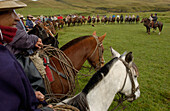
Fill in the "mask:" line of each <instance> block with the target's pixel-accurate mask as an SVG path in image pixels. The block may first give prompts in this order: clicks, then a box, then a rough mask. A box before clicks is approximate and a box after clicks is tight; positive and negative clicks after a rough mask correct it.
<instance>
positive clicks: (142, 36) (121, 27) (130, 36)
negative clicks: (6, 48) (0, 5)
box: [17, 0, 170, 111]
mask: <svg viewBox="0 0 170 111" xmlns="http://www.w3.org/2000/svg"><path fill="white" fill-rule="evenodd" d="M44 1H45V0H39V2H38V3H36V2H34V3H33V2H30V0H24V2H25V3H27V4H28V7H27V8H25V9H19V10H17V12H19V13H21V14H23V15H25V16H26V15H28V14H32V15H35V16H37V15H41V14H42V15H55V14H62V15H67V14H70V13H71V14H73V13H77V14H83V15H86V16H87V15H93V14H100V15H103V14H106V15H108V16H109V15H112V14H113V13H114V14H120V13H121V14H124V15H125V14H131V15H132V14H135V15H137V14H139V15H140V17H141V18H143V17H149V15H150V14H151V13H155V12H157V13H158V20H159V21H162V22H163V23H164V27H163V31H162V33H161V35H158V30H157V32H155V33H154V32H151V34H150V35H148V34H147V33H146V29H145V27H144V26H143V24H141V23H139V24H124V23H123V24H117V23H115V24H107V25H103V24H98V25H95V27H92V26H91V25H87V24H85V25H82V26H74V27H73V26H71V27H66V26H64V28H63V29H61V30H58V34H59V38H58V39H59V42H60V44H59V47H61V46H62V45H64V44H66V43H67V42H69V41H70V40H72V39H74V38H77V37H80V36H84V35H91V34H92V33H93V31H96V32H97V35H98V36H101V35H103V34H104V33H107V35H106V38H105V40H104V42H103V45H104V48H105V51H104V58H105V61H106V62H108V61H109V60H110V59H111V53H110V49H109V47H110V46H112V47H113V48H114V49H115V50H117V51H118V52H119V53H123V52H124V51H132V52H133V55H134V60H135V63H136V65H137V66H138V69H139V73H140V77H139V79H138V81H139V84H140V91H141V97H140V98H139V99H138V100H136V101H134V102H133V103H128V102H125V103H124V105H125V106H126V109H125V111H169V110H170V107H169V106H170V87H169V86H170V81H169V78H170V76H169V74H170V56H169V55H170V32H169V31H170V12H168V10H169V9H170V8H169V5H170V2H169V0H121V1H119V0H114V1H113V0H102V1H101V0H95V1H90V0H79V1H78V2H75V1H73V0H57V1H56V2H54V0H48V2H44ZM141 1H142V2H141ZM152 2H154V3H152ZM120 9H121V10H123V11H122V12H120ZM124 9H125V11H124ZM109 10H110V11H109ZM126 11H127V12H128V13H126ZM150 11H152V12H150ZM158 11H165V12H158ZM118 12H119V13H118ZM84 66H86V67H90V66H89V65H88V63H87V62H86V63H85V64H84ZM80 72H81V73H88V69H86V68H82V69H81V71H80ZM93 73H94V71H93ZM78 77H79V78H80V79H79V84H80V90H81V89H82V88H83V87H84V86H85V85H86V83H87V82H88V80H89V78H90V77H88V78H82V76H81V75H80V74H79V76H78ZM114 106H116V102H113V103H112V105H111V107H110V109H109V111H111V109H113V107H114Z"/></svg>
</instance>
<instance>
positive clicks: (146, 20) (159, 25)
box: [141, 18, 163, 35]
mask: <svg viewBox="0 0 170 111" xmlns="http://www.w3.org/2000/svg"><path fill="white" fill-rule="evenodd" d="M141 23H143V25H144V26H145V27H146V31H147V33H148V34H150V28H153V29H155V30H156V28H157V27H158V29H159V35H160V34H161V31H162V28H163V23H162V22H159V21H158V22H156V23H155V24H154V26H153V27H151V26H152V25H151V22H150V19H148V18H143V19H142V20H141Z"/></svg>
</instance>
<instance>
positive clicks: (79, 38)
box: [60, 35, 92, 51]
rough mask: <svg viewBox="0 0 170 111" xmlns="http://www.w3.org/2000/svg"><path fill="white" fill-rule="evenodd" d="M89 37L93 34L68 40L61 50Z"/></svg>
mask: <svg viewBox="0 0 170 111" xmlns="http://www.w3.org/2000/svg"><path fill="white" fill-rule="evenodd" d="M88 37H92V35H88V36H82V37H78V38H76V39H73V40H71V41H70V42H68V43H67V44H65V45H64V46H62V47H61V48H60V50H62V51H63V50H65V49H67V48H68V47H70V46H72V45H74V44H76V43H78V42H79V41H81V40H83V39H86V38H88Z"/></svg>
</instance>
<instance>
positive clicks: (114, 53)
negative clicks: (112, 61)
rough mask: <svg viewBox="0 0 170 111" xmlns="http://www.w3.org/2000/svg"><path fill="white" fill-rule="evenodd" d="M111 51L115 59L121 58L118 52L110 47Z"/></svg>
mask: <svg viewBox="0 0 170 111" xmlns="http://www.w3.org/2000/svg"><path fill="white" fill-rule="evenodd" d="M110 51H111V53H112V57H113V58H114V57H120V54H119V53H118V52H117V51H115V50H114V49H113V48H112V47H110Z"/></svg>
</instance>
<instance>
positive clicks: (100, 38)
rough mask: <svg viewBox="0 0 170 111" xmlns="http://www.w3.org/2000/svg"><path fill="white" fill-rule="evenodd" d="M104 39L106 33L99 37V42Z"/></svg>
mask: <svg viewBox="0 0 170 111" xmlns="http://www.w3.org/2000/svg"><path fill="white" fill-rule="evenodd" d="M105 37H106V33H105V34H104V35H102V36H101V37H99V41H100V42H102V41H103V40H104V38H105Z"/></svg>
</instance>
